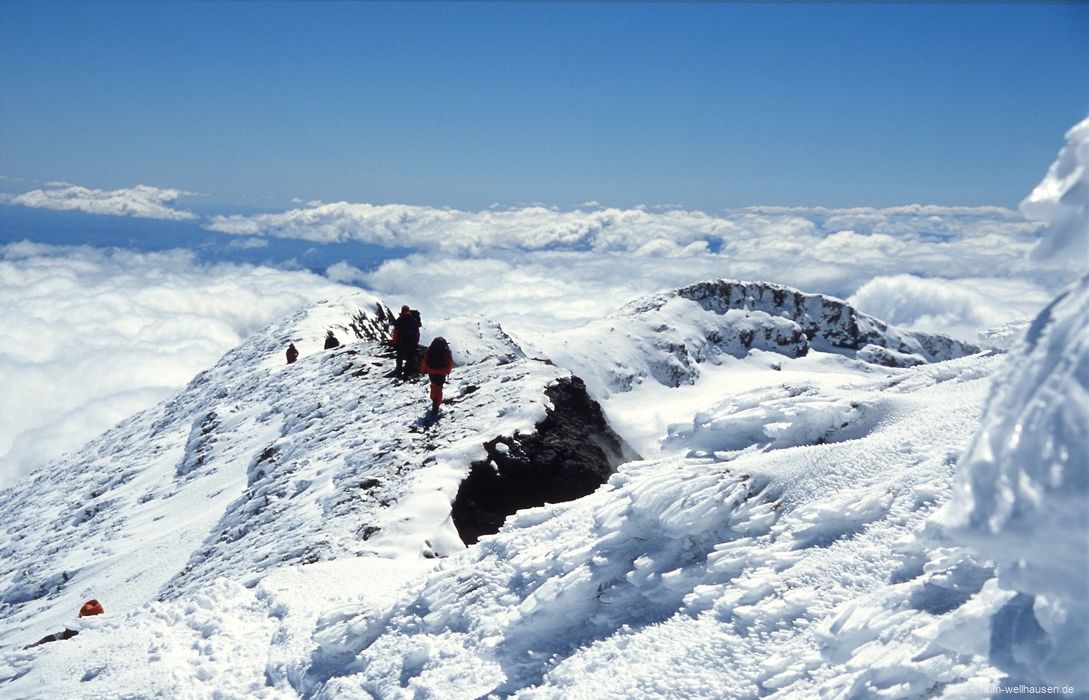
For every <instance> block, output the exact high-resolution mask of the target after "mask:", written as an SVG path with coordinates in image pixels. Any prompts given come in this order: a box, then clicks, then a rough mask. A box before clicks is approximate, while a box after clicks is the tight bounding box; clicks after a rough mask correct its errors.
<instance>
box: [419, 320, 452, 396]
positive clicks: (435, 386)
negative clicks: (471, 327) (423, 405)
mask: <svg viewBox="0 0 1089 700" xmlns="http://www.w3.org/2000/svg"><path fill="white" fill-rule="evenodd" d="M453 368H454V358H453V356H452V355H451V354H450V346H449V345H448V344H447V343H446V338H442V337H439V338H435V339H434V340H432V341H431V345H429V346H428V348H427V352H425V353H424V359H423V362H421V363H420V372H421V373H422V374H426V375H427V378H428V379H430V380H431V390H430V394H431V413H432V414H436V413H438V412H439V404H441V403H442V385H443V384H445V383H446V377H447V375H449V374H450V370H452V369H453Z"/></svg>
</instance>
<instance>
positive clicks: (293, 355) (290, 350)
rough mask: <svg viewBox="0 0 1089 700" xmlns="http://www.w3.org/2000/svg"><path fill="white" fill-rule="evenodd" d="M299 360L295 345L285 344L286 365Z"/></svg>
mask: <svg viewBox="0 0 1089 700" xmlns="http://www.w3.org/2000/svg"><path fill="white" fill-rule="evenodd" d="M297 359H299V351H298V350H296V349H295V343H288V344H287V364H289V365H290V364H291V363H292V362H294V361H295V360H297Z"/></svg>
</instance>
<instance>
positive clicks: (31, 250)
mask: <svg viewBox="0 0 1089 700" xmlns="http://www.w3.org/2000/svg"><path fill="white" fill-rule="evenodd" d="M345 291H347V290H346V289H345V288H344V287H341V286H339V285H336V284H334V283H332V282H330V281H329V280H327V279H325V278H323V277H321V276H318V275H314V274H311V273H307V272H286V271H281V270H274V269H270V268H263V267H251V266H241V265H210V266H209V265H201V264H198V263H197V262H195V258H194V256H193V255H192V254H190V253H187V252H183V251H172V252H168V253H151V254H148V253H136V252H132V251H124V250H103V249H94V248H82V247H81V248H70V247H53V246H43V245H37V244H29V243H19V244H12V245H7V246H2V247H0V327H2V328H4V338H5V342H4V343H3V345H2V346H0V396H2V397H3V401H2V402H0V484H2V483H5V482H6V481H8V480H9V479H11V478H13V477H15V476H17V475H18V474H21V473H24V472H25V471H26V470H27V469H28V468H29V467H31V466H33V465H35V464H39V463H41V462H44V461H46V460H47V459H49V458H51V457H54V456H57V455H58V454H60V453H62V452H64V451H67V450H70V449H74V448H77V447H79V446H80V445H82V444H83V443H84V442H85V441H86V440H88V439H90V438H92V437H94V436H95V435H97V434H99V433H100V432H102V431H103V430H104V429H106V428H108V427H109V426H111V425H112V424H114V423H115V422H117V421H119V420H121V419H123V418H126V417H128V416H129V415H131V414H132V413H134V412H136V411H138V410H140V409H143V408H146V407H148V406H151V405H153V404H155V403H156V402H157V401H159V400H161V399H163V398H165V397H167V396H169V395H170V394H171V393H172V392H173V391H174V390H176V389H177V388H178V387H181V386H183V385H184V384H185V383H186V382H188V381H189V380H190V379H192V377H193V375H195V374H196V373H197V372H199V371H200V370H202V369H204V368H206V367H208V366H209V365H211V364H212V363H214V362H215V361H216V360H217V359H218V358H219V356H220V355H221V354H222V353H223V352H225V351H226V350H228V349H230V348H231V347H234V346H235V345H237V344H238V343H239V342H240V341H241V340H242V339H243V338H244V337H245V336H247V335H249V334H250V333H252V332H253V331H255V330H257V329H258V328H260V327H262V326H264V325H265V324H267V323H269V322H270V321H272V320H274V319H277V318H279V317H281V316H283V315H285V314H287V313H290V312H291V311H294V310H295V309H297V308H299V307H300V306H302V305H303V304H306V303H308V302H310V301H313V300H315V299H318V298H321V297H325V296H334V295H340V294H343V293H344V292H345Z"/></svg>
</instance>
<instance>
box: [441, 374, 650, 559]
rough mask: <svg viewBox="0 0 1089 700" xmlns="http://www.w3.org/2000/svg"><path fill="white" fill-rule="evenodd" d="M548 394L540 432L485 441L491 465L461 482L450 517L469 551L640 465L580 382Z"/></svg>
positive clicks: (569, 381) (479, 464)
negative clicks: (520, 520)
mask: <svg viewBox="0 0 1089 700" xmlns="http://www.w3.org/2000/svg"><path fill="white" fill-rule="evenodd" d="M545 393H546V395H547V396H548V399H549V401H550V403H551V404H552V406H551V407H550V408H549V409H548V414H547V417H546V418H545V419H544V420H543V421H541V422H540V423H538V424H537V425H536V426H535V428H536V429H535V432H533V433H529V434H522V433H515V434H514V435H513V436H509V437H497V438H495V439H493V440H489V441H488V442H486V443H485V444H484V447H485V448H486V449H487V451H488V455H487V458H486V459H482V460H478V461H475V462H473V464H472V469H471V471H470V472H469V475H468V476H467V477H466V478H465V480H464V481H463V482H461V487H460V488H459V489H458V494H457V498H456V499H455V500H454V504H453V507H452V511H451V514H452V516H453V519H454V526H455V527H456V528H457V530H458V534H459V535H460V536H461V539H462V541H463V542H465V544H473V543H475V542H476V541H477V540H478V539H480V537H482V536H484V535H490V534H494V533H496V532H498V531H499V528H500V526H502V524H503V521H504V520H505V519H506V518H507V516H509V515H513V514H514V513H516V512H518V511H519V510H522V509H524V508H533V507H537V506H542V505H545V504H547V503H559V502H562V501H571V500H574V499H576V498H581V497H582V496H586V495H588V494H590V493H593V492H594V490H596V489H597V487H598V486H600V485H601V484H603V483H605V482H606V481H607V480H608V478H609V476H610V475H611V474H612V473H613V470H614V469H615V468H616V466H617V465H619V464H621V463H622V462H626V461H629V460H632V459H637V458H638V457H637V455H636V454H635V453H634V451H633V450H632V449H631V448H630V447H629V446H628V445H627V444H626V443H625V442H624V441H623V440H622V439H621V438H620V437H619V436H617V435H616V433H614V432H613V431H612V429H611V428H610V427H609V425H608V423H607V422H606V421H605V415H604V414H603V413H602V412H601V407H600V406H599V405H598V403H597V402H596V401H594V400H593V399H591V398H590V396H589V395H588V394H587V393H586V385H585V384H584V383H583V382H582V380H581V379H579V378H578V377H565V378H562V379H560V380H559V381H557V382H556V383H555V384H554V385H552V386H550V387H549V388H548V389H547V391H546V392H545Z"/></svg>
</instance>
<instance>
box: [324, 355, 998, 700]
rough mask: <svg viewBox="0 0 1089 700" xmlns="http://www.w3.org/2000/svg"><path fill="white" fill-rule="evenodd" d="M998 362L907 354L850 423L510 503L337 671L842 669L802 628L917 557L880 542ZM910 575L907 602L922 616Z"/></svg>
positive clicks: (938, 467)
mask: <svg viewBox="0 0 1089 700" xmlns="http://www.w3.org/2000/svg"><path fill="white" fill-rule="evenodd" d="M997 361H998V360H997V359H996V358H986V357H974V358H968V359H965V360H961V361H957V362H954V363H947V364H948V365H953V366H952V367H950V366H947V365H946V364H943V365H941V366H938V365H935V366H931V367H926V368H920V369H919V370H912V371H913V372H920V370H921V372H922V376H920V377H919V378H918V379H917V381H916V382H915V383H916V386H915V387H914V388H908V387H905V386H904V382H900V383H897V382H896V381H895V380H892V381H890V380H889V379H888V378H886V377H881V378H879V379H878V380H876V381H873V380H871V382H870V387H869V390H870V391H873V392H875V393H880V392H881V391H882V390H884V391H885V392H886V393H887V394H888V396H887V397H886V401H887V402H889V403H890V404H892V405H893V408H890V409H889V410H888V414H889V416H890V417H889V418H888V419H887V420H882V421H879V422H877V423H876V424H875V427H874V429H873V430H872V431H871V432H870V433H868V434H866V435H864V436H860V437H859V438H856V439H852V440H848V441H844V442H842V443H837V444H825V445H816V446H799V447H794V448H791V449H782V450H775V451H772V452H767V453H754V454H746V455H741V456H738V457H736V458H734V459H732V460H730V461H726V462H716V461H714V460H711V459H693V458H684V457H672V458H666V459H662V460H652V461H644V462H635V463H630V464H627V465H624V466H623V467H621V469H620V470H619V471H618V472H617V474H616V475H615V476H614V477H613V478H612V479H611V480H610V481H609V483H608V484H607V485H606V486H605V487H603V488H602V489H599V490H598V491H597V492H596V493H594V494H592V495H591V496H588V497H586V498H583V499H580V500H579V501H577V502H573V503H569V504H559V505H556V506H550V507H546V508H542V509H534V510H531V511H525V512H523V513H519V514H518V515H517V516H515V517H513V518H511V519H509V520H508V521H507V524H506V525H505V527H504V529H503V530H502V531H501V532H500V533H499V534H498V535H496V536H493V537H488V538H485V539H483V540H482V541H481V543H480V544H479V545H478V546H476V547H475V548H473V549H471V550H468V551H467V552H465V553H464V554H462V555H460V556H458V557H455V558H450V559H447V560H444V561H443V562H442V563H441V564H440V565H439V566H438V568H436V569H435V570H434V571H433V572H432V573H431V574H430V575H429V576H428V583H427V584H425V586H424V587H423V588H422V590H421V591H420V592H419V593H417V594H416V595H414V596H410V597H407V598H405V599H404V600H403V601H402V602H400V603H399V604H398V605H396V606H394V607H393V609H392V613H391V615H390V616H389V618H388V621H387V622H386V623H385V629H384V631H383V633H382V634H380V635H379V636H377V637H375V635H374V632H373V630H371V631H370V633H369V634H367V635H361V636H360V637H358V638H357V639H356V654H355V655H354V656H353V664H352V665H351V666H350V668H349V669H347V670H348V671H350V673H347V674H346V675H347V677H348V678H351V679H352V686H353V687H362V688H364V689H367V690H368V691H369V692H372V693H374V694H376V695H378V696H381V697H404V696H413V695H416V694H421V693H422V694H424V695H434V696H438V697H467V696H480V695H484V694H487V693H489V692H491V693H498V694H500V695H503V694H508V693H516V694H519V693H521V694H524V695H525V696H527V697H661V696H663V695H664V696H677V695H680V694H681V693H682V692H683V693H684V694H685V695H686V696H687V695H690V696H693V697H724V696H728V697H746V696H753V695H757V694H767V693H771V692H775V691H779V692H783V693H785V694H787V695H790V694H800V693H809V692H813V691H815V690H816V689H818V688H820V687H822V684H824V683H833V682H840V683H842V682H843V681H842V679H843V677H844V674H845V673H850V672H852V671H853V673H854V675H855V676H859V677H860V676H862V675H864V671H867V670H868V668H869V667H868V666H860V667H859V668H858V669H853V668H849V667H848V663H849V662H851V661H853V660H854V656H855V653H854V652H855V648H854V647H852V646H851V645H850V640H848V643H847V644H846V645H845V648H844V649H837V648H836V645H835V643H834V642H830V639H834V638H835V635H830V634H828V633H827V632H826V633H825V634H824V635H823V636H821V635H820V634H818V630H819V629H820V625H821V624H822V623H825V622H827V621H828V620H829V618H832V619H834V616H835V615H836V614H837V609H838V607H839V606H841V605H845V604H850V603H851V602H852V601H855V600H857V599H859V598H861V597H863V596H865V595H867V594H869V593H872V592H873V591H876V590H881V589H882V587H884V586H887V585H888V584H889V581H890V579H891V578H893V572H894V571H896V570H898V569H903V568H904V560H905V558H907V559H911V558H913V557H914V558H918V557H919V556H920V553H919V551H917V550H918V548H916V549H914V550H911V552H910V555H909V554H905V553H904V552H903V551H899V550H896V549H895V548H894V547H893V546H892V542H893V541H895V540H897V539H902V538H910V536H911V533H912V531H913V529H914V528H916V527H919V526H920V525H921V524H922V523H923V522H924V521H925V519H926V517H927V515H928V514H929V513H930V512H932V511H933V510H934V508H935V507H936V506H937V505H938V504H939V503H940V501H941V500H943V499H944V498H945V496H946V495H947V494H948V492H949V482H950V480H951V477H952V473H953V469H954V462H955V457H956V455H957V454H958V452H959V449H960V448H962V447H963V446H964V444H965V443H966V441H967V436H968V435H969V434H970V432H971V428H972V426H973V425H974V422H975V420H976V419H977V416H978V410H979V406H980V404H981V402H982V399H983V395H984V393H985V391H986V386H987V380H986V379H985V378H984V377H985V375H986V374H987V373H988V372H989V370H990V369H992V368H993V366H994V364H995V363H996V362H997ZM928 372H929V374H927V373H928ZM943 575H945V574H942V573H940V572H935V573H934V574H933V576H934V578H935V581H939V582H942V581H944V579H942V578H941V576H943ZM926 576H928V574H927V572H926V571H925V570H924V569H922V568H920V569H919V571H917V572H912V577H911V578H912V579H915V578H918V577H926ZM977 578H981V577H978V576H977ZM907 585H913V586H916V587H918V588H919V589H920V590H923V588H924V586H926V585H930V586H931V587H934V588H941V586H939V584H938V583H931V582H930V581H929V579H926V581H925V583H924V582H918V581H917V582H915V583H914V584H907ZM948 585H949V584H946V586H947V587H948ZM979 585H982V580H980V581H979ZM925 590H926V591H927V593H926V595H924V594H923V593H919V594H917V596H916V597H917V599H918V607H919V608H920V609H911V610H910V611H909V612H908V613H907V616H909V617H915V616H918V617H919V618H920V619H925V620H926V621H927V622H930V621H932V620H933V619H936V618H937V617H938V615H937V614H932V613H931V612H927V609H930V610H934V611H937V610H939V609H940V607H941V606H939V605H938V604H937V603H933V604H931V603H928V602H927V596H928V595H931V594H930V589H925ZM976 590H978V587H977V588H976ZM939 592H940V591H939ZM973 592H974V591H973ZM934 596H936V597H940V596H938V594H937V593H935V594H934ZM886 625H887V626H891V625H892V622H887V623H886ZM866 641H871V640H863V639H861V638H860V637H858V636H857V635H856V638H855V645H856V646H857V647H864V646H865V644H864V642H866ZM859 653H863V652H859ZM837 657H842V658H839V659H838V660H836V659H837ZM398 659H401V660H404V661H403V663H399V662H398V661H397V660H398ZM409 659H411V662H409V661H408V660H409ZM636 659H638V662H635V660H636ZM768 659H778V661H776V662H774V663H769V662H768ZM975 663H976V665H982V660H980V659H976V660H975ZM618 667H619V668H620V669H622V670H623V672H622V673H620V672H618ZM949 675H950V677H956V673H954V672H950V674H949ZM848 677H849V676H848ZM854 680H855V682H857V683H858V684H859V687H865V686H866V684H867V683H871V684H872V683H874V682H875V681H874V679H873V678H870V677H867V678H864V679H863V678H855V679H854ZM883 680H885V679H882V678H878V679H877V681H876V682H882V681H883ZM346 682H347V681H346V679H345V678H342V679H341V680H340V682H339V683H338V684H337V685H335V687H337V688H341V687H343V684H344V683H346ZM328 687H329V688H332V687H334V686H328Z"/></svg>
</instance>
